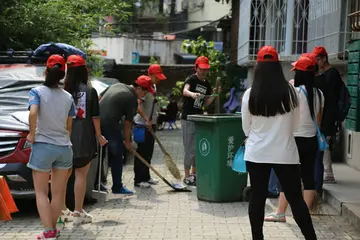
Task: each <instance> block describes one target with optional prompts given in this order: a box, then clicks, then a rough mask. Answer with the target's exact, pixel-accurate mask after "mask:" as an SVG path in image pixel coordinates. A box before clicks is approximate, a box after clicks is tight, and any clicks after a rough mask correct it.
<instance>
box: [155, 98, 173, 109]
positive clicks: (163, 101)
mask: <svg viewBox="0 0 360 240" xmlns="http://www.w3.org/2000/svg"><path fill="white" fill-rule="evenodd" d="M156 100H157V101H158V104H159V106H160V107H161V108H166V107H167V105H168V104H169V103H170V101H169V99H168V98H167V97H166V96H164V95H158V96H156Z"/></svg>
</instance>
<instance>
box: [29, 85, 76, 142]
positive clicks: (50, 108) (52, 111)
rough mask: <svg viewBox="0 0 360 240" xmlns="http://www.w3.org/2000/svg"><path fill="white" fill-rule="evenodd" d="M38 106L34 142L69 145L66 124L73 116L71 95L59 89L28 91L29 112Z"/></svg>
mask: <svg viewBox="0 0 360 240" xmlns="http://www.w3.org/2000/svg"><path fill="white" fill-rule="evenodd" d="M32 105H38V106H39V113H38V117H37V123H36V132H35V142H43V143H50V144H54V145H59V146H69V145H71V141H70V137H69V133H68V131H67V127H66V122H67V119H68V117H74V116H75V104H74V101H73V98H72V96H71V94H69V93H68V92H66V91H65V90H63V89H61V88H49V87H46V86H39V87H36V88H33V89H31V90H30V94H29V110H30V107H31V106H32Z"/></svg>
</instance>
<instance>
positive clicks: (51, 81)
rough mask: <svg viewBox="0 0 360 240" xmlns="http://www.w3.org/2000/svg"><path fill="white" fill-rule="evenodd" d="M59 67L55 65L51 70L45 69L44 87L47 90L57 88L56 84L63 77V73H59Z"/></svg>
mask: <svg viewBox="0 0 360 240" xmlns="http://www.w3.org/2000/svg"><path fill="white" fill-rule="evenodd" d="M61 67H62V66H61V65H60V64H55V65H54V66H53V67H52V68H49V67H47V68H46V76H45V82H44V85H45V86H47V87H49V88H57V87H58V83H59V82H60V80H61V79H63V78H64V77H65V72H64V71H61V70H60V69H61Z"/></svg>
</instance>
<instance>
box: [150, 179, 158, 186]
mask: <svg viewBox="0 0 360 240" xmlns="http://www.w3.org/2000/svg"><path fill="white" fill-rule="evenodd" d="M148 183H149V184H151V185H158V184H159V181H158V180H156V179H153V178H150V180H149V181H148Z"/></svg>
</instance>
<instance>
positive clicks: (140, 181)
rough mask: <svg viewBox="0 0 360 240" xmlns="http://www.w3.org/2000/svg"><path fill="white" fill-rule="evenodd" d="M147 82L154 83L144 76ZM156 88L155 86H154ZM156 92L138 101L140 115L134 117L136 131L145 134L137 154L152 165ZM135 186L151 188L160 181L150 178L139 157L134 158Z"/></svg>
mask: <svg viewBox="0 0 360 240" xmlns="http://www.w3.org/2000/svg"><path fill="white" fill-rule="evenodd" d="M140 78H143V79H144V80H145V81H149V82H151V83H152V81H151V78H150V77H149V76H145V75H142V76H140ZM153 86H155V85H153ZM154 93H155V92H154V91H151V92H148V93H147V94H146V95H145V97H144V98H141V99H138V114H136V116H135V117H134V128H135V130H140V129H142V130H141V133H142V134H143V139H142V141H137V150H136V151H137V152H138V153H139V154H140V155H141V156H142V157H144V158H145V159H146V160H147V161H148V163H150V164H151V158H152V155H153V152H154V144H155V139H154V137H153V135H152V134H151V132H150V129H152V130H153V131H156V122H155V123H154V122H153V119H152V118H154V117H155V121H157V120H156V115H155V116H154V113H155V111H156V108H155V105H156V101H155V97H154ZM134 173H135V177H134V185H135V187H140V188H149V187H150V186H151V185H156V184H158V181H157V180H155V179H152V178H151V177H150V170H149V168H148V167H147V166H146V165H145V164H144V163H142V162H141V160H140V159H139V158H138V157H136V156H135V157H134Z"/></svg>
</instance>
